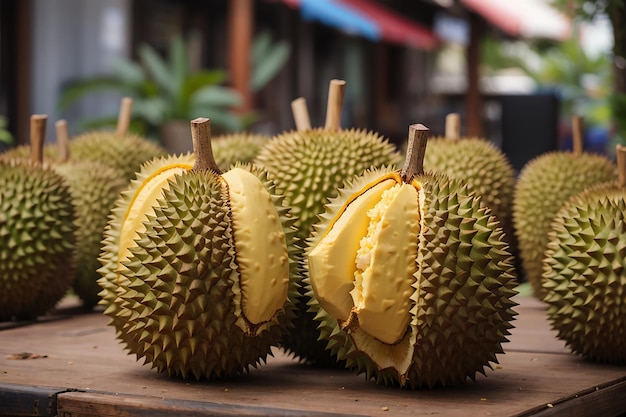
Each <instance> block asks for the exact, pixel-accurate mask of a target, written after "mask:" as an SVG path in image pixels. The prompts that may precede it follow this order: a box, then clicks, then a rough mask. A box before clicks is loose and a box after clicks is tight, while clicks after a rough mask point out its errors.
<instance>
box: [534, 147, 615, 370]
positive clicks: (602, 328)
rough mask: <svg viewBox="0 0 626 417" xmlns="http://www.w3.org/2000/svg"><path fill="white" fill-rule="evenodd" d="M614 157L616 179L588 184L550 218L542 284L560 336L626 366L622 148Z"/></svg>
mask: <svg viewBox="0 0 626 417" xmlns="http://www.w3.org/2000/svg"><path fill="white" fill-rule="evenodd" d="M617 156H618V165H620V167H619V168H620V181H619V182H617V181H615V182H613V183H609V184H601V185H595V186H592V187H590V188H589V189H587V190H585V191H583V192H582V193H580V194H577V195H576V196H574V197H572V198H571V199H570V200H569V201H568V202H566V203H565V204H564V205H563V207H561V209H560V210H559V212H558V213H557V215H556V216H555V218H554V220H553V222H552V226H551V229H550V232H549V234H548V244H547V249H546V252H545V257H544V260H543V277H542V278H543V280H542V284H543V290H544V294H545V296H544V301H545V302H546V303H547V304H548V319H549V321H550V323H551V325H552V328H553V329H555V330H556V331H557V332H558V338H559V339H561V340H564V341H565V343H566V344H567V345H568V346H569V347H570V348H571V350H572V351H573V352H574V353H577V354H581V355H583V356H585V357H587V358H589V359H591V360H594V361H597V362H606V363H613V364H626V302H625V300H626V175H624V174H626V172H625V171H626V161H625V160H624V159H625V158H626V148H623V147H618V150H617Z"/></svg>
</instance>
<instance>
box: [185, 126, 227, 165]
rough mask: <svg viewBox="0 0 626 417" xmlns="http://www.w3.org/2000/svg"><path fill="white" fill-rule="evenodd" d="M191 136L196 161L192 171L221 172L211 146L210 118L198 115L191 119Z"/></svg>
mask: <svg viewBox="0 0 626 417" xmlns="http://www.w3.org/2000/svg"><path fill="white" fill-rule="evenodd" d="M191 138H192V140H193V152H194V155H195V156H196V162H195V163H194V165H193V170H194V171H205V170H211V171H214V172H216V173H218V174H221V173H222V171H220V169H219V167H218V166H217V163H216V162H215V158H214V157H213V149H212V148H211V119H207V118H206V117H199V118H197V119H194V120H192V121H191Z"/></svg>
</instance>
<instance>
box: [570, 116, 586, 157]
mask: <svg viewBox="0 0 626 417" xmlns="http://www.w3.org/2000/svg"><path fill="white" fill-rule="evenodd" d="M572 152H573V153H574V155H582V154H583V119H582V117H580V116H578V115H574V116H573V117H572Z"/></svg>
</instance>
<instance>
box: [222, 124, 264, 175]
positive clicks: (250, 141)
mask: <svg viewBox="0 0 626 417" xmlns="http://www.w3.org/2000/svg"><path fill="white" fill-rule="evenodd" d="M268 140H269V136H266V135H261V134H255V133H250V132H242V133H230V134H225V135H220V136H215V137H213V138H212V139H211V146H212V148H213V157H214V158H215V162H216V163H217V166H219V167H220V168H221V169H223V170H227V169H228V168H229V167H230V166H231V165H234V164H235V163H236V162H240V163H244V164H245V163H251V162H252V161H253V160H254V158H256V156H257V155H258V154H259V151H260V150H261V148H262V147H263V146H264V145H265V144H266V143H267V141H268Z"/></svg>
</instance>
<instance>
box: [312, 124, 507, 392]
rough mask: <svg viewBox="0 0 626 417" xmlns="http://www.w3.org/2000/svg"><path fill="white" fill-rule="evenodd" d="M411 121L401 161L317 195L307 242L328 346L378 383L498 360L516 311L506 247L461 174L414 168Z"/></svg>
mask: <svg viewBox="0 0 626 417" xmlns="http://www.w3.org/2000/svg"><path fill="white" fill-rule="evenodd" d="M427 133H428V130H427V129H426V128H425V127H424V126H423V125H413V126H411V134H410V141H411V144H410V146H409V153H408V155H407V163H406V164H405V167H404V168H403V170H402V171H401V172H399V171H395V170H393V169H391V168H382V169H374V170H371V171H369V172H367V173H366V174H364V175H362V176H360V177H359V178H357V179H355V180H353V181H352V182H351V183H350V184H349V185H347V186H346V187H345V188H343V189H342V190H341V191H340V193H339V196H338V197H336V198H333V199H332V200H331V201H330V202H329V204H328V205H327V209H326V212H325V213H324V215H323V216H322V217H321V220H320V223H319V224H317V225H316V226H315V228H316V231H315V234H314V236H313V238H312V239H311V240H310V242H309V247H308V249H307V256H308V272H309V280H310V284H311V288H312V292H313V295H314V297H313V298H312V299H311V302H310V303H311V306H312V307H313V308H314V309H315V310H317V317H316V319H317V320H319V321H320V323H321V326H322V329H323V333H322V334H323V337H324V338H325V339H327V341H328V349H330V350H331V351H332V352H333V353H335V354H337V357H338V358H339V359H343V360H345V361H346V364H347V366H348V367H350V368H355V369H356V370H357V371H358V372H359V373H363V372H364V373H365V374H366V376H367V377H368V378H373V379H375V380H376V381H377V382H379V383H385V384H398V385H400V386H402V387H410V388H417V387H422V386H427V387H432V386H436V385H447V384H456V383H461V382H464V381H465V380H466V379H468V378H470V379H474V378H475V375H476V373H477V372H480V373H484V368H485V367H491V363H492V362H495V363H497V358H496V355H497V354H499V353H502V352H503V351H502V346H501V344H502V343H504V342H506V341H507V335H508V334H509V329H510V328H511V327H512V325H511V321H512V320H513V318H514V315H515V314H516V313H515V312H514V311H513V307H514V306H515V305H516V303H515V302H514V301H512V297H513V296H514V295H515V294H516V292H515V290H514V286H515V272H514V268H513V257H512V256H511V254H510V253H509V252H508V250H507V247H508V246H507V244H506V242H505V240H504V236H503V231H502V229H501V227H500V223H499V221H498V219H497V218H496V217H494V216H493V215H492V214H491V211H490V209H489V208H488V207H486V206H485V205H484V204H482V203H481V201H480V198H478V197H477V196H476V195H475V194H473V193H470V192H469V191H468V189H467V186H466V184H464V183H463V182H462V181H460V180H452V179H448V178H447V177H446V176H445V175H443V174H433V173H423V169H422V165H421V163H422V161H421V158H423V152H424V149H425V145H426V137H427Z"/></svg>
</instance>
